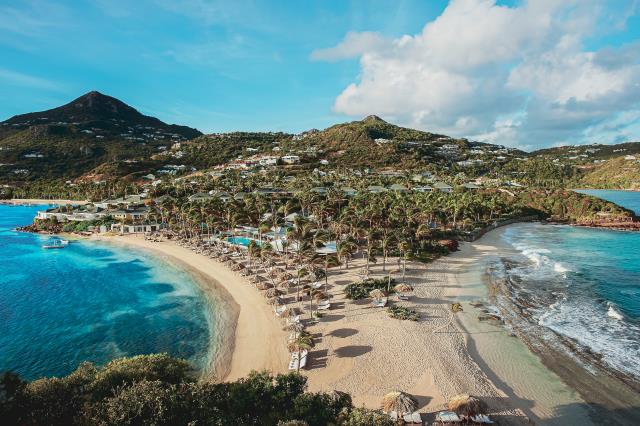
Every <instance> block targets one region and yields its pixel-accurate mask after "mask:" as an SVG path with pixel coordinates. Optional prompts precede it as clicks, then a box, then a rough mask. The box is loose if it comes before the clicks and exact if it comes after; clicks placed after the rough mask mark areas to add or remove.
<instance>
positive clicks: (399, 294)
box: [398, 293, 409, 300]
mask: <svg viewBox="0 0 640 426" xmlns="http://www.w3.org/2000/svg"><path fill="white" fill-rule="evenodd" d="M398 300H409V295H407V294H402V293H398Z"/></svg>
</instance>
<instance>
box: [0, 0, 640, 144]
mask: <svg viewBox="0 0 640 426" xmlns="http://www.w3.org/2000/svg"><path fill="white" fill-rule="evenodd" d="M535 3H538V5H535ZM637 3H638V2H637V1H635V0H629V1H624V0H620V1H598V0H580V1H577V0H575V1H571V0H564V1H559V0H558V1H555V0H545V1H544V2H542V1H538V2H533V1H532V2H531V4H529V3H527V2H522V1H503V2H498V3H496V2H494V1H491V0H454V1H452V2H448V1H431V0H429V1H426V0H423V1H417V0H416V1H411V0H406V1H398V0H395V1H394V0H389V1H373V0H362V1H355V0H354V1H345V0H335V1H328V0H325V1H262V2H259V1H243V0H236V1H207V0H185V1H177V0H176V1H171V0H138V1H135V2H132V1H122V0H94V1H81V0H77V1H54V0H49V1H45V0H27V1H6V0H0V58H1V59H0V119H5V118H8V117H10V116H12V115H14V114H19V113H24V112H29V111H34V110H42V109H47V108H51V107H55V106H57V105H60V104H63V103H66V102H68V101H70V100H71V99H73V98H75V97H77V96H79V95H81V94H83V93H85V92H87V91H90V90H99V91H101V92H103V93H105V94H109V95H112V96H115V97H117V98H119V99H121V100H123V101H125V102H127V103H128V104H130V105H132V106H134V107H136V108H138V109H139V110H140V111H142V112H144V113H146V114H150V115H154V116H157V117H159V118H160V119H162V120H164V121H167V122H175V123H179V124H186V125H190V126H193V127H197V128H198V129H200V130H202V131H205V132H214V131H233V130H283V131H294V132H297V131H301V130H306V129H309V128H313V127H316V128H324V127H326V126H328V125H331V124H334V123H336V122H341V121H346V120H351V119H355V118H360V117H361V116H365V115H368V114H378V115H381V116H383V117H384V118H386V119H388V120H390V121H393V122H397V123H398V124H403V125H408V126H412V127H416V128H423V129H427V130H433V131H439V132H445V133H447V134H451V135H453V136H466V137H470V138H474V139H480V140H487V141H492V142H498V143H504V144H507V145H513V146H521V147H537V146H546V145H553V144H559V143H586V142H589V141H594V142H605V143H611V142H616V141H619V140H622V139H628V138H632V139H633V138H634V137H635V139H636V140H637V139H640V134H638V133H637V132H638V130H640V125H639V123H640V105H639V104H638V99H640V96H636V95H638V94H640V65H638V64H639V58H640V18H639V14H638V4H637ZM567 58H568V59H567ZM585 70H588V71H585ZM546 79H549V81H545V80H546ZM612 82H617V83H615V84H613V83H612ZM634 96H635V100H634ZM549 110H553V114H549V113H548V111H549Z"/></svg>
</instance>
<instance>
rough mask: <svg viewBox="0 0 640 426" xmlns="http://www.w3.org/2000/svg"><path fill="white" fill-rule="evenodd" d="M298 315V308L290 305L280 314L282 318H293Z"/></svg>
mask: <svg viewBox="0 0 640 426" xmlns="http://www.w3.org/2000/svg"><path fill="white" fill-rule="evenodd" d="M296 315H298V311H297V310H296V308H293V307H288V308H287V309H285V310H284V311H282V313H281V314H280V318H292V317H295V316H296Z"/></svg>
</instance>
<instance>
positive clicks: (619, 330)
mask: <svg viewBox="0 0 640 426" xmlns="http://www.w3.org/2000/svg"><path fill="white" fill-rule="evenodd" d="M583 234H585V235H587V236H590V240H589V241H590V245H585V243H584V242H583V241H582V240H580V241H577V240H574V238H575V237H581V236H583ZM583 237H584V236H583ZM578 239H579V238H578ZM583 239H584V238H583ZM505 241H506V242H508V243H509V244H510V245H511V246H512V247H513V248H514V249H516V251H517V252H518V253H519V254H518V255H516V256H510V257H509V258H508V259H503V261H505V262H506V263H505V265H506V268H505V270H504V271H501V272H502V274H503V275H504V276H505V279H506V283H507V284H508V288H509V292H510V299H511V300H512V301H513V303H515V304H516V305H517V309H516V310H517V312H518V313H519V315H520V316H521V319H523V320H525V322H528V323H529V324H531V325H536V326H541V327H543V329H541V330H540V333H542V334H543V335H544V339H545V340H547V341H554V342H555V343H554V344H559V345H560V346H565V344H564V343H562V342H563V341H564V339H568V341H573V342H574V343H575V346H574V345H573V344H568V345H567V346H565V349H566V351H567V353H571V352H572V351H574V350H580V348H583V349H584V350H585V351H586V353H592V354H597V357H598V358H599V359H600V360H601V362H602V363H603V364H605V365H607V366H608V367H610V368H613V369H615V370H617V371H619V372H622V373H624V374H627V375H629V376H632V377H635V378H637V379H640V365H639V364H638V362H637V360H638V359H640V339H639V338H638V337H639V336H640V324H639V323H638V321H636V320H635V319H634V317H633V316H627V315H625V314H623V312H625V311H623V310H622V309H621V307H624V308H627V306H626V305H624V304H621V302H620V301H619V300H617V299H614V300H612V299H611V298H612V297H618V299H619V298H620V294H622V295H626V294H627V293H630V294H631V295H634V294H636V291H637V287H633V288H632V290H628V289H627V290H625V291H622V290H621V289H622V287H621V285H616V283H629V282H633V277H634V276H636V275H633V274H632V273H630V272H629V271H632V270H633V269H632V268H627V269H623V267H624V266H623V265H626V264H624V263H623V262H624V261H623V260H621V259H619V258H617V257H614V256H615V255H616V254H617V253H620V251H612V252H611V253H612V255H610V254H609V252H608V251H607V250H608V248H606V247H609V246H605V247H600V246H598V249H595V248H592V247H594V246H593V245H591V244H597V243H596V241H594V237H593V235H590V234H589V232H588V231H587V230H575V229H574V228H568V227H554V228H552V227H549V226H540V225H524V226H522V227H518V228H511V229H509V230H508V232H505ZM613 247H616V246H613ZM634 261H635V260H634ZM603 265H606V266H607V268H606V269H607V271H608V272H607V273H606V274H604V273H603V269H602V267H603ZM612 286H614V287H612ZM613 289H615V291H614V290H613ZM633 303H635V302H633V301H630V302H629V304H630V305H631V307H630V308H629V309H633V306H634V305H633ZM545 329H546V330H548V331H550V332H549V333H546V332H545V331H544V330H545ZM559 336H560V338H558V337H559Z"/></svg>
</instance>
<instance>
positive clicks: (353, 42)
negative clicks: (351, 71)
mask: <svg viewBox="0 0 640 426" xmlns="http://www.w3.org/2000/svg"><path fill="white" fill-rule="evenodd" d="M391 47H392V46H391V43H390V42H389V40H388V39H386V38H385V37H383V36H382V35H381V34H379V33H375V32H368V31H367V32H349V33H347V35H346V36H345V38H344V40H343V41H341V42H340V43H339V44H338V45H337V46H335V47H329V48H327V49H317V50H315V51H313V52H312V53H311V59H314V60H319V61H338V60H341V59H350V58H355V57H358V56H360V55H363V54H365V53H367V52H372V51H380V50H386V49H387V48H391Z"/></svg>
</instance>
